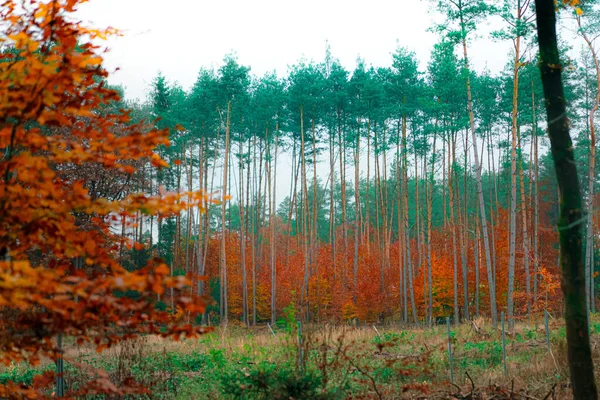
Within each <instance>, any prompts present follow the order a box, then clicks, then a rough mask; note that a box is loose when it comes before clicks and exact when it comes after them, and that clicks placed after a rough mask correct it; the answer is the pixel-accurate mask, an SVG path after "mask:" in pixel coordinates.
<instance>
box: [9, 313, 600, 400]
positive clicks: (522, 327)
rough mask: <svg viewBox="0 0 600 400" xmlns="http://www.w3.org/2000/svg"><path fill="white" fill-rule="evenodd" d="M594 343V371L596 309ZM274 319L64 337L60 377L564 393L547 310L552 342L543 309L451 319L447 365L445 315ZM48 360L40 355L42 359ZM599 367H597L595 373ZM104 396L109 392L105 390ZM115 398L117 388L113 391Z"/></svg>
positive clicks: (323, 392) (560, 338) (467, 393)
mask: <svg viewBox="0 0 600 400" xmlns="http://www.w3.org/2000/svg"><path fill="white" fill-rule="evenodd" d="M591 326H592V328H591V331H592V347H593V356H594V361H595V364H596V372H597V373H598V371H600V316H594V317H593V319H592V324H591ZM301 329H302V334H301V335H299V334H298V328H297V325H296V323H292V324H289V323H287V324H283V325H280V326H279V328H278V329H275V331H272V330H271V329H270V328H269V327H268V326H260V327H255V328H249V329H246V328H242V327H239V326H231V324H230V326H229V328H227V329H224V328H216V329H215V330H214V331H213V332H211V333H209V334H206V335H204V336H202V337H200V338H199V339H194V340H180V341H173V340H167V339H162V338H160V337H155V336H150V337H143V338H139V339H136V340H134V341H130V342H126V343H124V344H120V345H118V346H115V347H113V348H111V349H109V350H107V351H105V352H103V353H102V354H98V353H96V352H95V351H94V349H93V348H92V347H89V348H87V347H84V348H81V347H77V346H75V345H74V344H67V346H66V348H65V359H66V362H65V365H66V372H65V381H66V384H67V387H69V388H71V389H73V388H77V387H78V386H80V385H82V383H83V382H84V381H85V380H86V379H89V378H90V376H91V375H93V374H94V372H93V371H92V370H91V369H90V370H82V369H81V365H79V366H78V368H76V367H74V366H72V364H73V361H76V362H79V363H85V364H90V365H92V366H94V367H97V368H100V369H103V370H105V371H106V372H107V373H108V377H109V378H110V380H111V382H113V383H114V384H115V385H116V387H118V386H119V384H120V383H122V382H124V381H125V380H127V379H131V377H134V378H135V379H136V380H137V381H138V382H139V383H140V384H142V385H143V386H145V387H149V388H152V391H153V394H152V396H151V397H145V396H142V397H141V398H158V399H228V398H230V399H239V398H245V399H345V398H366V399H371V398H373V399H400V398H407V399H417V398H420V399H509V398H510V399H527V400H536V399H538V400H543V399H544V400H547V399H569V398H570V397H571V395H570V389H569V384H568V365H567V360H566V339H565V328H564V326H563V323H562V320H561V319H552V318H551V319H550V323H549V332H550V335H549V337H550V351H549V348H548V343H547V336H546V329H545V325H544V321H543V319H541V320H540V321H538V323H535V322H529V323H525V322H521V323H519V324H517V326H516V327H515V329H514V331H512V332H508V331H507V332H506V336H505V343H506V346H505V349H506V372H505V369H504V368H505V364H504V361H503V360H504V357H503V346H502V333H501V330H500V329H494V328H493V327H492V326H491V324H490V323H489V322H488V321H484V320H483V319H476V320H474V321H473V322H472V323H470V324H463V325H460V326H452V327H451V332H450V337H451V342H452V353H453V357H452V373H453V380H454V383H453V384H452V383H451V382H450V379H451V377H450V360H449V356H448V354H449V353H448V332H447V327H446V325H441V326H435V327H433V328H432V329H417V328H403V327H400V326H385V327H384V326H377V327H374V326H372V325H367V326H330V325H324V326H302V327H301ZM39 368H41V369H52V368H53V365H52V364H50V363H46V364H45V365H42V366H41V367H39ZM36 372H39V369H33V368H32V367H30V366H28V365H23V364H22V365H13V366H11V367H9V368H4V369H2V370H1V371H0V382H5V381H7V380H13V381H18V382H24V383H30V381H31V379H32V377H33V375H34V374H35V373H36ZM597 376H598V374H597ZM102 398H105V397H102ZM114 398H121V397H118V396H116V397H114Z"/></svg>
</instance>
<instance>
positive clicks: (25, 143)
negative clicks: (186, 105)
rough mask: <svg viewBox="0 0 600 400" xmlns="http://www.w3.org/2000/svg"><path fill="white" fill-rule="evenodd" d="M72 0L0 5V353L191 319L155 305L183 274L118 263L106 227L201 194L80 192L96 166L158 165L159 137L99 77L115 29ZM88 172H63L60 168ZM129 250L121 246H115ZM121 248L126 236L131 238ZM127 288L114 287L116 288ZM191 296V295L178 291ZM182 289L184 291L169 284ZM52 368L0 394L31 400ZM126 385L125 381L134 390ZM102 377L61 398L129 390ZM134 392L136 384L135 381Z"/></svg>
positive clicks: (113, 338)
mask: <svg viewBox="0 0 600 400" xmlns="http://www.w3.org/2000/svg"><path fill="white" fill-rule="evenodd" d="M82 2H83V0H54V1H40V0H31V1H27V2H16V1H13V0H8V1H3V3H2V6H1V8H0V21H2V23H3V33H2V34H1V35H0V49H3V51H2V53H0V257H1V261H0V305H1V306H2V310H1V312H0V313H1V315H0V316H1V319H0V336H1V339H0V361H2V362H3V363H4V364H9V363H11V362H19V361H22V360H26V361H28V362H30V363H32V364H36V363H38V362H39V360H40V358H41V357H50V358H53V359H56V358H57V357H58V356H59V350H58V349H57V348H56V345H55V343H54V338H55V337H56V336H57V335H59V334H60V335H65V336H70V337H73V338H74V339H75V340H76V342H77V343H78V344H82V343H85V342H91V343H94V344H95V346H96V348H97V350H98V351H102V350H103V349H105V348H107V347H109V346H112V345H114V344H115V343H118V342H119V341H121V340H124V339H129V338H131V337H134V336H135V335H138V334H141V333H155V334H161V335H163V336H172V337H175V338H178V337H180V336H182V335H184V336H191V337H193V336H195V335H198V334H200V333H202V332H204V329H203V328H200V327H194V326H191V325H178V324H177V320H175V321H174V320H173V318H171V316H170V314H169V313H168V312H163V311H159V310H158V309H157V308H156V307H155V305H156V301H157V297H158V295H160V294H162V293H164V292H165V290H166V289H167V288H176V289H183V288H186V287H188V286H189V285H190V282H191V281H190V279H189V277H175V278H173V277H169V276H168V275H169V269H168V268H167V266H166V265H164V264H163V263H162V262H161V261H160V260H152V261H151V262H150V263H149V265H147V266H146V267H145V268H143V269H141V270H138V271H135V272H130V271H127V270H125V268H124V267H123V266H122V265H121V264H120V263H119V257H118V253H119V249H120V245H121V243H123V242H122V238H121V237H120V236H117V235H116V234H115V233H114V232H113V230H112V228H113V227H114V226H115V224H117V223H125V224H131V223H132V221H133V220H134V216H135V215H136V214H137V213H139V212H141V213H143V214H146V215H150V214H155V215H159V216H170V215H174V214H177V213H179V212H180V211H182V210H185V209H187V208H188V207H199V208H200V207H201V205H202V204H203V199H204V196H203V195H202V194H201V193H185V194H183V195H181V194H172V193H165V192H164V191H163V192H162V193H160V194H159V195H158V196H149V195H147V194H145V193H132V192H129V193H128V194H127V195H125V196H122V197H120V198H113V197H110V196H107V195H103V194H102V193H100V194H99V193H97V192H91V190H90V181H91V180H93V177H94V174H100V173H107V174H112V175H113V176H117V177H118V176H131V175H134V174H135V173H136V170H137V168H138V167H139V166H140V165H146V164H150V165H152V166H154V167H158V168H164V167H168V165H167V163H166V162H165V161H163V160H162V159H161V158H160V157H159V156H158V155H157V154H156V153H155V152H154V149H155V148H156V147H157V146H159V145H168V144H169V141H168V132H167V131H161V130H156V129H151V128H149V127H148V126H146V125H144V124H131V123H130V121H129V116H128V114H127V113H126V112H121V111H118V112H116V111H111V108H110V106H111V105H112V104H113V103H114V102H116V101H118V100H119V96H118V94H117V92H115V91H114V90H111V89H109V88H107V87H106V85H105V78H106V77H107V72H106V70H105V69H103V67H102V63H103V59H102V55H101V53H102V49H101V48H99V47H98V46H97V45H95V44H93V43H96V42H97V41H98V40H102V39H106V37H107V36H110V35H114V34H115V33H116V31H115V30H114V29H106V30H96V29H91V28H89V27H86V26H83V25H82V24H80V23H79V22H78V20H77V18H75V16H74V12H75V11H76V8H77V6H78V4H79V3H82ZM73 170H77V171H88V173H89V174H88V175H87V176H86V175H85V174H82V175H77V174H75V175H73V174H70V173H67V171H73ZM125 245H127V243H125ZM129 245H131V244H129ZM138 247H139V245H137V247H136V248H138ZM131 291H133V292H135V293H136V294H137V295H136V296H123V293H126V292H131ZM188 292H189V291H188ZM181 293H183V291H181ZM173 302H174V304H175V305H176V307H177V310H179V311H178V312H180V313H187V314H190V315H196V314H199V313H202V312H203V311H204V304H202V303H201V302H199V301H197V300H194V299H192V298H190V297H185V296H180V297H178V298H176V299H173ZM52 379H53V377H52V374H44V375H41V376H39V377H37V378H36V379H35V380H34V382H35V387H23V386H18V385H13V384H11V383H9V384H6V385H0V397H2V398H21V397H26V398H42V397H43V396H44V393H45V392H44V391H43V388H44V386H46V385H48V384H51V383H52V382H53V380H52ZM132 387H135V385H133V386H132ZM129 389H131V388H127V387H123V388H115V387H114V385H113V386H111V384H110V382H108V381H107V380H106V379H102V378H98V379H97V380H96V381H92V382H89V384H88V385H86V388H85V389H82V390H81V391H79V392H77V393H74V392H71V393H68V394H67V395H68V396H70V397H75V396H83V395H86V394H90V393H104V392H111V393H114V392H115V391H116V393H114V394H119V393H120V394H123V393H128V390H129ZM137 389H139V390H144V389H143V388H136V390H137Z"/></svg>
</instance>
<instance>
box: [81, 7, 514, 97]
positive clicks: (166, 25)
mask: <svg viewBox="0 0 600 400" xmlns="http://www.w3.org/2000/svg"><path fill="white" fill-rule="evenodd" d="M429 9H430V3H429V1H426V0H370V1H369V2H361V1H356V0H346V1H343V0H303V1H297V0H296V1H291V0H254V1H251V0H211V1H206V0H169V1H164V0H161V1H158V0H94V1H91V2H89V3H87V4H84V5H82V6H81V8H80V16H81V18H82V19H83V20H84V21H92V22H93V23H94V25H95V26H97V27H105V26H113V27H115V28H118V29H121V30H122V31H123V32H124V36H123V37H120V38H116V39H114V40H110V41H109V42H108V46H109V48H110V50H111V51H110V52H109V53H108V54H107V55H106V65H107V67H108V68H109V69H115V68H117V67H118V68H120V70H119V71H118V72H116V73H115V74H114V75H113V77H112V79H111V83H117V84H122V85H124V86H125V87H126V97H128V98H135V97H137V98H139V99H140V100H143V99H145V97H146V93H147V91H148V87H149V85H150V82H151V81H152V78H153V77H154V76H156V74H157V72H158V71H161V72H162V73H163V74H165V75H166V77H167V79H169V81H178V82H179V83H180V84H181V85H182V86H183V87H184V89H188V88H189V87H190V86H191V85H192V84H193V82H194V81H195V79H196V76H197V73H198V70H199V69H200V67H202V66H205V67H208V66H211V65H215V66H218V65H219V63H220V62H221V60H222V59H223V56H224V55H225V54H227V53H229V52H231V51H234V52H236V53H237V54H238V56H239V62H240V63H241V64H244V65H248V66H250V67H251V68H252V73H254V74H256V75H262V74H264V73H265V72H268V71H272V70H277V72H278V74H279V75H280V76H284V75H286V74H287V66H288V65H292V64H294V63H296V62H297V61H298V60H299V59H300V58H302V57H303V56H304V57H306V58H307V59H309V60H310V59H314V60H315V61H321V60H322V59H323V58H324V55H325V41H326V40H328V41H329V43H330V45H331V48H332V53H333V55H334V56H335V57H337V58H338V59H339V60H340V61H341V62H342V64H343V65H344V66H345V67H346V68H347V69H349V70H350V71H352V70H353V69H354V66H355V65H356V59H357V56H359V55H360V57H362V58H364V59H365V60H366V62H367V64H373V65H375V66H386V65H389V64H390V61H391V53H392V52H393V51H394V50H395V49H396V46H397V44H396V40H398V43H399V44H400V46H403V47H407V48H408V49H410V50H413V51H415V53H416V55H417V57H418V59H419V60H420V62H421V67H422V68H424V67H425V66H426V64H427V61H428V59H429V53H430V51H431V48H432V46H433V44H434V43H435V41H436V37H435V34H433V33H430V32H427V29H428V28H429V27H430V26H431V25H432V17H433V15H432V14H430V13H429V11H428V10H429ZM487 30H489V27H486V26H485V25H484V26H483V27H482V29H481V31H482V32H485V31H487ZM509 48H510V45H509V43H506V42H505V43H494V42H492V41H491V40H489V39H487V38H485V37H484V38H483V39H480V40H477V41H476V42H475V43H474V44H473V46H472V48H471V50H470V53H471V59H472V63H473V66H474V68H475V69H477V70H480V69H482V68H485V67H486V66H487V67H488V68H489V69H490V70H491V71H492V72H497V71H498V70H500V69H502V68H503V67H504V65H505V62H506V59H507V58H506V55H507V52H508V51H509Z"/></svg>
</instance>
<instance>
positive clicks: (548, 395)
mask: <svg viewBox="0 0 600 400" xmlns="http://www.w3.org/2000/svg"><path fill="white" fill-rule="evenodd" d="M554 389H556V383H554V385H552V389H550V391H549V392H548V394H547V395H546V397H544V398H543V400H548V399H549V398H550V395H551V394H553V393H554Z"/></svg>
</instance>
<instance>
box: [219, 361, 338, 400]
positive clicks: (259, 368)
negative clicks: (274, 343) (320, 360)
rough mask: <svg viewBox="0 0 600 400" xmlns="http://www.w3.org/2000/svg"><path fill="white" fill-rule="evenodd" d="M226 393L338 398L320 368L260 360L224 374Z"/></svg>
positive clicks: (238, 396)
mask: <svg viewBox="0 0 600 400" xmlns="http://www.w3.org/2000/svg"><path fill="white" fill-rule="evenodd" d="M221 387H222V392H223V395H225V396H227V397H229V398H234V399H273V400H277V399H281V400H283V399H285V400H287V399H306V400H319V399H335V398H341V397H339V396H337V395H336V393H335V391H327V389H326V388H325V385H324V383H323V379H322V377H321V375H320V373H319V372H317V371H305V372H302V371H300V370H298V369H296V368H293V367H292V366H290V365H289V364H284V365H277V364H275V363H270V362H266V361H264V362H260V363H258V364H256V365H253V366H251V367H250V368H244V369H241V370H236V371H232V372H229V373H226V374H223V376H222V377H221Z"/></svg>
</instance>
